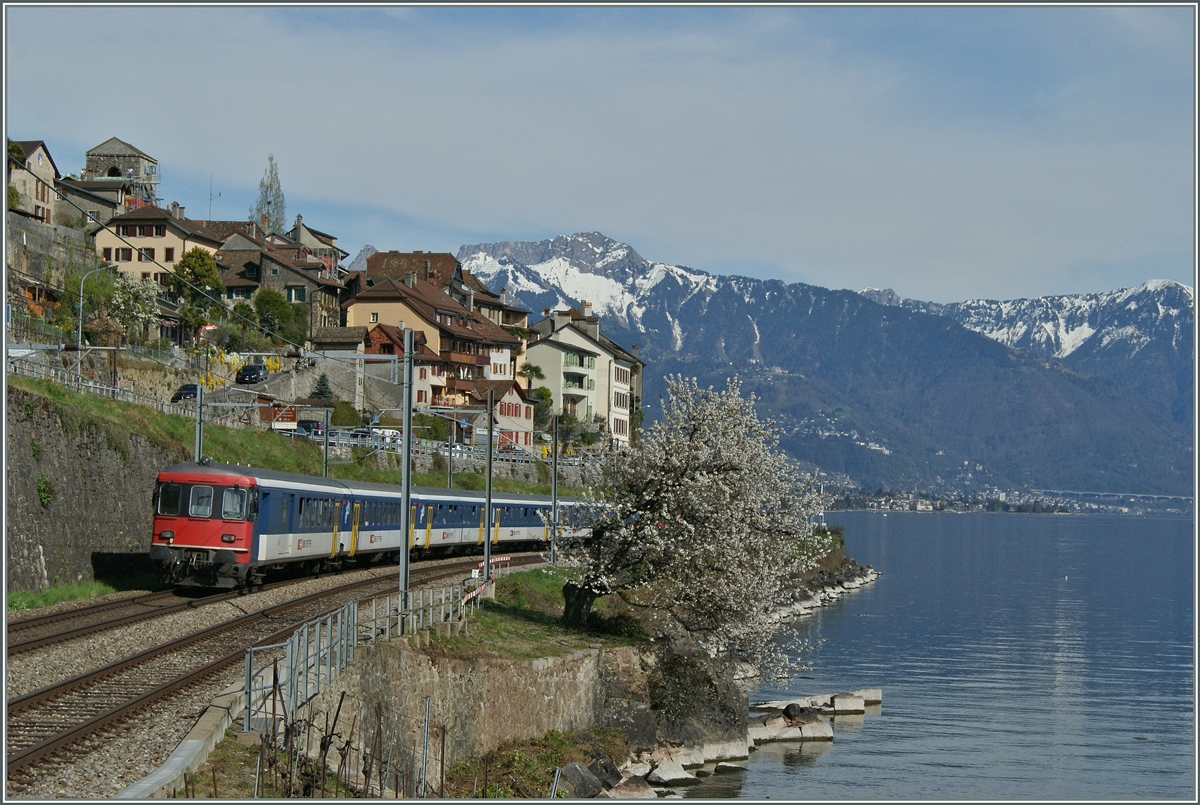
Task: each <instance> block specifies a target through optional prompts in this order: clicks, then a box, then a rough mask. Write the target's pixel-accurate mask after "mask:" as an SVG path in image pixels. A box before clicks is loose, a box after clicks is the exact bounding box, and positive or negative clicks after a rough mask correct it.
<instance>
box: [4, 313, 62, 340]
mask: <svg viewBox="0 0 1200 805" xmlns="http://www.w3.org/2000/svg"><path fill="white" fill-rule="evenodd" d="M8 338H9V341H10V342H16V343H30V344H74V343H75V339H76V333H75V331H74V330H66V329H63V328H61V327H55V326H54V325H53V324H51V323H50V322H49V321H47V320H46V319H41V318H37V317H36V316H29V315H26V314H24V313H18V312H15V311H14V312H12V313H11V314H9V319H8Z"/></svg>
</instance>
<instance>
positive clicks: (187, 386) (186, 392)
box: [171, 383, 200, 403]
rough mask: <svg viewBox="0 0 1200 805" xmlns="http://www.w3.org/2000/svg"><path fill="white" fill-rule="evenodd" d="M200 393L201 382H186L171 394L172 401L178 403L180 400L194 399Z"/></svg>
mask: <svg viewBox="0 0 1200 805" xmlns="http://www.w3.org/2000/svg"><path fill="white" fill-rule="evenodd" d="M199 394H200V384H199V383H184V384H183V385H182V386H180V387H179V388H178V389H176V391H175V393H174V394H172V395H171V402H173V403H177V402H179V401H180V400H194V399H196V397H197V396H199Z"/></svg>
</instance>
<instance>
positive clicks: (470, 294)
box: [466, 288, 475, 313]
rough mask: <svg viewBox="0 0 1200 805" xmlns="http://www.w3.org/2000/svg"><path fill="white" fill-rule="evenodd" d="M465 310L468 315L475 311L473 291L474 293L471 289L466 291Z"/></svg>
mask: <svg viewBox="0 0 1200 805" xmlns="http://www.w3.org/2000/svg"><path fill="white" fill-rule="evenodd" d="M466 308H467V312H468V313H470V312H472V311H474V310H475V291H474V290H473V289H471V288H468V289H467V304H466Z"/></svg>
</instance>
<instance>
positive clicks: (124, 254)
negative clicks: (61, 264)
mask: <svg viewBox="0 0 1200 805" xmlns="http://www.w3.org/2000/svg"><path fill="white" fill-rule="evenodd" d="M91 235H92V237H93V239H95V241H96V254H98V255H100V258H101V259H102V260H105V261H107V262H109V263H115V264H116V266H117V269H118V270H119V271H121V272H122V273H124V274H129V275H131V276H134V277H139V278H141V279H153V280H156V281H157V282H160V283H162V284H164V285H165V284H167V280H168V279H169V275H170V270H171V269H174V268H175V263H177V262H179V260H180V258H182V257H183V255H184V253H185V252H187V251H188V250H189V249H191V248H193V247H196V246H199V247H200V248H202V249H204V250H205V251H206V252H208V253H209V254H215V253H216V251H217V249H219V248H221V242H220V241H219V240H217V238H216V237H214V236H213V234H212V233H211V232H209V231H208V230H207V229H205V228H204V227H203V226H202V225H201V224H200V223H198V222H196V221H189V220H188V219H187V218H185V217H184V215H183V207H180V206H179V205H178V204H174V203H173V204H172V205H171V209H170V210H165V209H162V208H161V207H141V208H140V209H136V210H132V211H130V212H127V213H125V214H124V215H118V216H117V217H116V218H113V219H112V220H111V221H109V222H108V224H107V225H106V226H100V227H97V228H96V229H93V230H92V232H91ZM160 266H161V267H160ZM164 269H166V270H164Z"/></svg>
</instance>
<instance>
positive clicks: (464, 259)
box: [458, 232, 718, 333]
mask: <svg viewBox="0 0 1200 805" xmlns="http://www.w3.org/2000/svg"><path fill="white" fill-rule="evenodd" d="M458 259H459V262H461V263H462V264H463V268H466V269H469V270H470V271H471V272H472V273H474V274H475V276H477V277H479V278H480V279H482V280H483V281H484V282H485V283H487V285H488V286H489V287H491V288H501V287H503V288H506V289H507V290H508V292H509V293H510V294H512V295H513V298H514V299H516V300H518V302H517V303H518V304H523V305H526V306H528V307H529V309H530V310H531V311H533V313H534V315H535V316H536V315H537V314H538V313H540V312H541V311H542V310H543V309H544V308H547V307H558V306H561V305H567V304H569V305H577V304H578V303H579V300H586V301H588V302H591V303H592V311H593V313H595V314H596V315H598V316H604V317H606V320H605V325H606V327H610V328H611V327H613V326H614V325H615V326H619V327H620V328H621V329H624V330H627V331H630V332H632V333H640V332H645V331H646V330H647V325H649V327H650V328H651V329H655V330H657V329H659V327H660V322H657V321H655V320H654V316H650V317H647V312H648V309H647V304H648V303H650V300H651V299H652V298H653V297H655V296H661V295H662V294H663V293H664V292H666V293H667V294H668V295H669V296H672V297H674V296H677V295H678V294H679V293H682V294H684V295H685V296H691V295H693V294H695V293H697V292H707V293H711V292H713V291H714V290H715V289H716V285H717V282H718V278H717V277H713V276H711V275H709V274H706V273H704V272H703V271H695V270H693V269H690V268H685V267H683V266H673V265H668V264H666V263H653V262H650V261H648V260H646V259H644V258H643V257H642V256H641V255H640V254H638V253H637V252H636V251H634V250H633V248H632V247H631V246H627V245H626V244H624V243H618V242H617V241H615V240H613V239H612V238H609V237H606V236H604V235H602V234H600V233H599V232H584V233H581V234H577V235H571V236H565V235H559V236H558V237H556V238H554V239H552V240H542V241H537V242H524V243H510V242H504V243H488V244H476V245H473V246H463V247H462V248H461V249H459V251H458ZM539 318H540V317H539Z"/></svg>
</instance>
